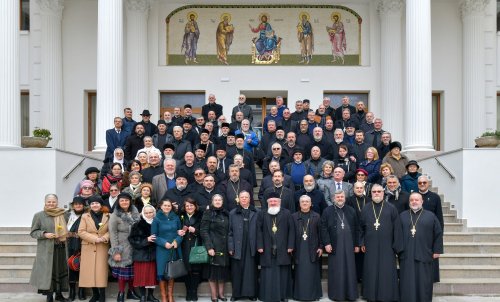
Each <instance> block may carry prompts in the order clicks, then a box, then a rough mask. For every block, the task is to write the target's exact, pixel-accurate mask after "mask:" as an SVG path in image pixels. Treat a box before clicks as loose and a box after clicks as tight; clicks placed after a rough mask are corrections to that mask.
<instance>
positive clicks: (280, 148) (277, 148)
mask: <svg viewBox="0 0 500 302" xmlns="http://www.w3.org/2000/svg"><path fill="white" fill-rule="evenodd" d="M273 150H281V148H273Z"/></svg>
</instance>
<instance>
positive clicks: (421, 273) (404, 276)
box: [399, 209, 443, 302]
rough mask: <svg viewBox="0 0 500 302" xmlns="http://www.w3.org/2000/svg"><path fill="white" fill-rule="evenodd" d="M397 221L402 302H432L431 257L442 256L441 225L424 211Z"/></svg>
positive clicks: (404, 215)
mask: <svg viewBox="0 0 500 302" xmlns="http://www.w3.org/2000/svg"><path fill="white" fill-rule="evenodd" d="M400 217H401V224H402V225H403V252H402V253H401V254H400V255H399V266H400V269H401V274H400V291H401V301H405V302H431V301H432V289H433V278H432V276H433V274H434V272H433V258H432V254H442V253H443V231H442V229H441V225H440V223H439V220H438V219H437V217H436V216H435V215H434V214H433V213H432V212H430V211H427V210H425V209H422V210H420V211H417V212H416V213H414V212H413V211H412V210H408V211H405V212H403V213H401V215H400ZM410 217H411V219H410ZM417 219H418V220H417ZM413 226H415V232H413V233H414V234H413V233H412V229H413Z"/></svg>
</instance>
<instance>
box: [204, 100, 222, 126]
mask: <svg viewBox="0 0 500 302" xmlns="http://www.w3.org/2000/svg"><path fill="white" fill-rule="evenodd" d="M215 100H216V98H215V95H214V94H213V93H211V94H209V95H208V104H205V105H203V106H202V107H201V115H203V117H204V118H205V120H207V121H208V120H209V119H208V112H209V111H213V112H215V115H216V118H219V116H221V115H222V105H220V104H216V103H215Z"/></svg>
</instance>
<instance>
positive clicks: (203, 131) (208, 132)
mask: <svg viewBox="0 0 500 302" xmlns="http://www.w3.org/2000/svg"><path fill="white" fill-rule="evenodd" d="M202 133H206V134H208V135H210V131H208V130H207V129H203V130H201V133H200V135H201V134H202Z"/></svg>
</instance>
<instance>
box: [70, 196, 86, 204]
mask: <svg viewBox="0 0 500 302" xmlns="http://www.w3.org/2000/svg"><path fill="white" fill-rule="evenodd" d="M75 203H81V204H83V205H85V199H83V197H80V196H75V197H73V201H72V202H71V203H70V204H71V205H74V204H75Z"/></svg>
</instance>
